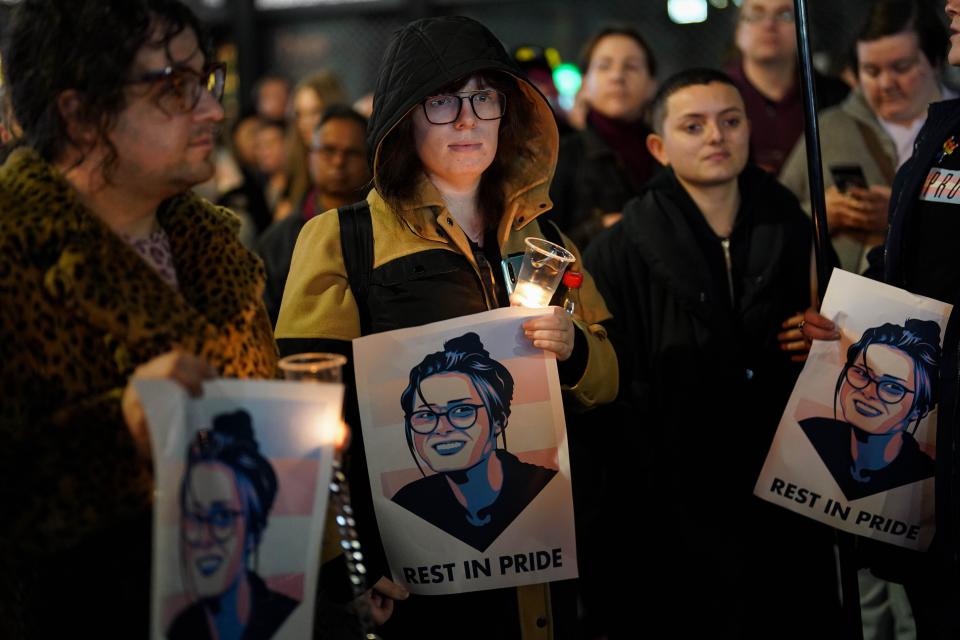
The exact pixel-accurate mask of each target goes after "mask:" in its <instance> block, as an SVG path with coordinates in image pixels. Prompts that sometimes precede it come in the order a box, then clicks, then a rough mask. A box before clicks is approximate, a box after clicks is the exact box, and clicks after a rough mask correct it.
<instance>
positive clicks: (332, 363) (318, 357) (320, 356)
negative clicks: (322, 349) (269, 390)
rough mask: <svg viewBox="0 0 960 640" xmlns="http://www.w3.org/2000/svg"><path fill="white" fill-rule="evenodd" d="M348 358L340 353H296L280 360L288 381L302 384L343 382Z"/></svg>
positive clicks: (281, 368) (284, 375)
mask: <svg viewBox="0 0 960 640" xmlns="http://www.w3.org/2000/svg"><path fill="white" fill-rule="evenodd" d="M345 364H347V359H346V357H344V356H342V355H340V354H339V353H296V354H294V355H292V356H287V357H286V358H281V359H280V370H281V371H283V377H284V379H286V380H299V381H301V382H343V371H342V370H343V365H345Z"/></svg>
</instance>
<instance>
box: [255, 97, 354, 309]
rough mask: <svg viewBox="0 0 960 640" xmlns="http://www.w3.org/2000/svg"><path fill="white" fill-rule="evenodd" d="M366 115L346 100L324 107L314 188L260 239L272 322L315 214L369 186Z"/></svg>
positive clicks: (316, 139)
mask: <svg viewBox="0 0 960 640" xmlns="http://www.w3.org/2000/svg"><path fill="white" fill-rule="evenodd" d="M366 133H367V119H366V118H364V117H363V116H361V115H360V114H359V113H357V112H356V111H354V110H353V109H351V108H350V107H348V106H345V105H333V106H332V107H330V108H328V109H327V110H326V111H324V112H323V115H322V116H321V118H320V122H319V124H318V125H317V127H316V129H315V130H314V134H313V143H312V144H311V145H310V157H309V159H308V163H309V166H310V179H311V182H312V183H313V187H312V188H311V190H310V191H309V192H307V195H306V196H305V197H304V198H303V202H301V203H300V208H299V211H297V212H295V213H293V214H292V215H289V216H287V217H286V218H284V219H283V220H280V221H279V222H275V223H273V224H272V225H270V227H269V228H267V230H266V231H264V232H263V235H261V236H260V238H259V240H257V253H258V254H259V255H260V257H261V258H263V266H264V268H265V269H266V270H267V287H266V289H264V292H263V299H264V302H265V303H266V305H267V313H268V314H269V315H270V320H271V322H274V323H276V321H277V315H278V314H279V313H280V301H281V300H282V299H283V288H284V286H286V282H287V273H288V272H289V271H290V260H291V259H292V257H293V247H294V245H295V244H296V243H297V236H298V235H299V234H300V230H301V229H302V228H303V225H304V224H306V222H307V221H308V220H310V219H312V218H313V217H314V216H316V215H319V214H321V213H323V212H324V211H330V210H333V209H337V208H339V207H345V206H347V205H349V204H352V203H354V202H357V201H358V200H360V199H362V198H363V197H364V196H365V195H366V194H367V191H368V190H369V188H370V186H369V183H370V165H369V162H368V159H367V140H366Z"/></svg>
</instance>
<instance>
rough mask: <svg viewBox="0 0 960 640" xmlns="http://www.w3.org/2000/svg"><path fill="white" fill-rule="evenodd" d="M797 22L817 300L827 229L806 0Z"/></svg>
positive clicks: (825, 264) (799, 2)
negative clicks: (815, 263)
mask: <svg viewBox="0 0 960 640" xmlns="http://www.w3.org/2000/svg"><path fill="white" fill-rule="evenodd" d="M793 5H794V10H795V13H796V25H797V48H798V53H799V55H800V81H801V83H802V84H801V87H802V88H803V114H804V130H803V134H804V139H805V141H806V144H807V175H808V176H809V184H810V206H811V209H812V211H813V229H814V237H813V241H814V248H815V250H816V257H817V293H818V297H819V299H820V300H822V299H823V294H824V293H825V292H826V290H827V282H828V281H829V280H830V271H831V264H830V260H828V259H827V256H828V255H829V249H828V248H829V246H830V232H829V230H828V229H827V205H826V202H825V200H824V196H823V191H824V189H823V165H822V164H821V162H820V127H819V125H818V124H817V116H816V113H817V93H816V88H815V87H814V80H813V61H812V60H811V58H810V35H809V32H808V30H807V3H806V0H794V1H793Z"/></svg>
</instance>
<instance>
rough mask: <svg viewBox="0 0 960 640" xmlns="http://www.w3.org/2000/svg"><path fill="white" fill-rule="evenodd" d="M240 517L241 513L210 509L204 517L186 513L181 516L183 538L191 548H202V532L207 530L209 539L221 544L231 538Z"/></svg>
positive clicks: (189, 512)
mask: <svg viewBox="0 0 960 640" xmlns="http://www.w3.org/2000/svg"><path fill="white" fill-rule="evenodd" d="M242 517H243V512H242V511H236V510H233V509H212V510H210V511H209V512H208V513H207V514H206V515H205V514H202V513H196V512H192V511H186V512H184V514H183V538H184V540H186V541H187V543H188V544H189V545H190V546H192V547H200V546H203V545H204V535H203V531H204V529H207V530H208V531H209V532H210V539H212V540H213V541H214V542H215V543H217V544H223V543H224V542H226V541H227V540H229V539H230V538H231V537H233V531H234V524H235V523H236V521H237V519H238V518H242Z"/></svg>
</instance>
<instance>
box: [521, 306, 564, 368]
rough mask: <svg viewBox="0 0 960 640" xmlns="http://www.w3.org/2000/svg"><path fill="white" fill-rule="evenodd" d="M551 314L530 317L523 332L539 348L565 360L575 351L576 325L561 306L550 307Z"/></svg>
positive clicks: (560, 359)
mask: <svg viewBox="0 0 960 640" xmlns="http://www.w3.org/2000/svg"><path fill="white" fill-rule="evenodd" d="M545 311H549V312H550V313H549V315H545V316H539V317H536V318H530V319H529V320H527V321H526V322H524V323H523V332H524V334H525V335H526V336H527V337H528V338H530V340H531V341H532V342H533V346H534V347H536V348H537V349H543V350H544V351H550V352H551V353H554V354H556V356H557V360H559V361H560V362H563V361H564V360H566V359H567V358H569V357H570V354H572V353H573V344H574V333H573V332H574V331H575V329H574V325H573V320H572V319H571V316H570V314H569V313H567V312H566V311H564V310H563V309H561V308H560V307H548V308H547V309H545Z"/></svg>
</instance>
